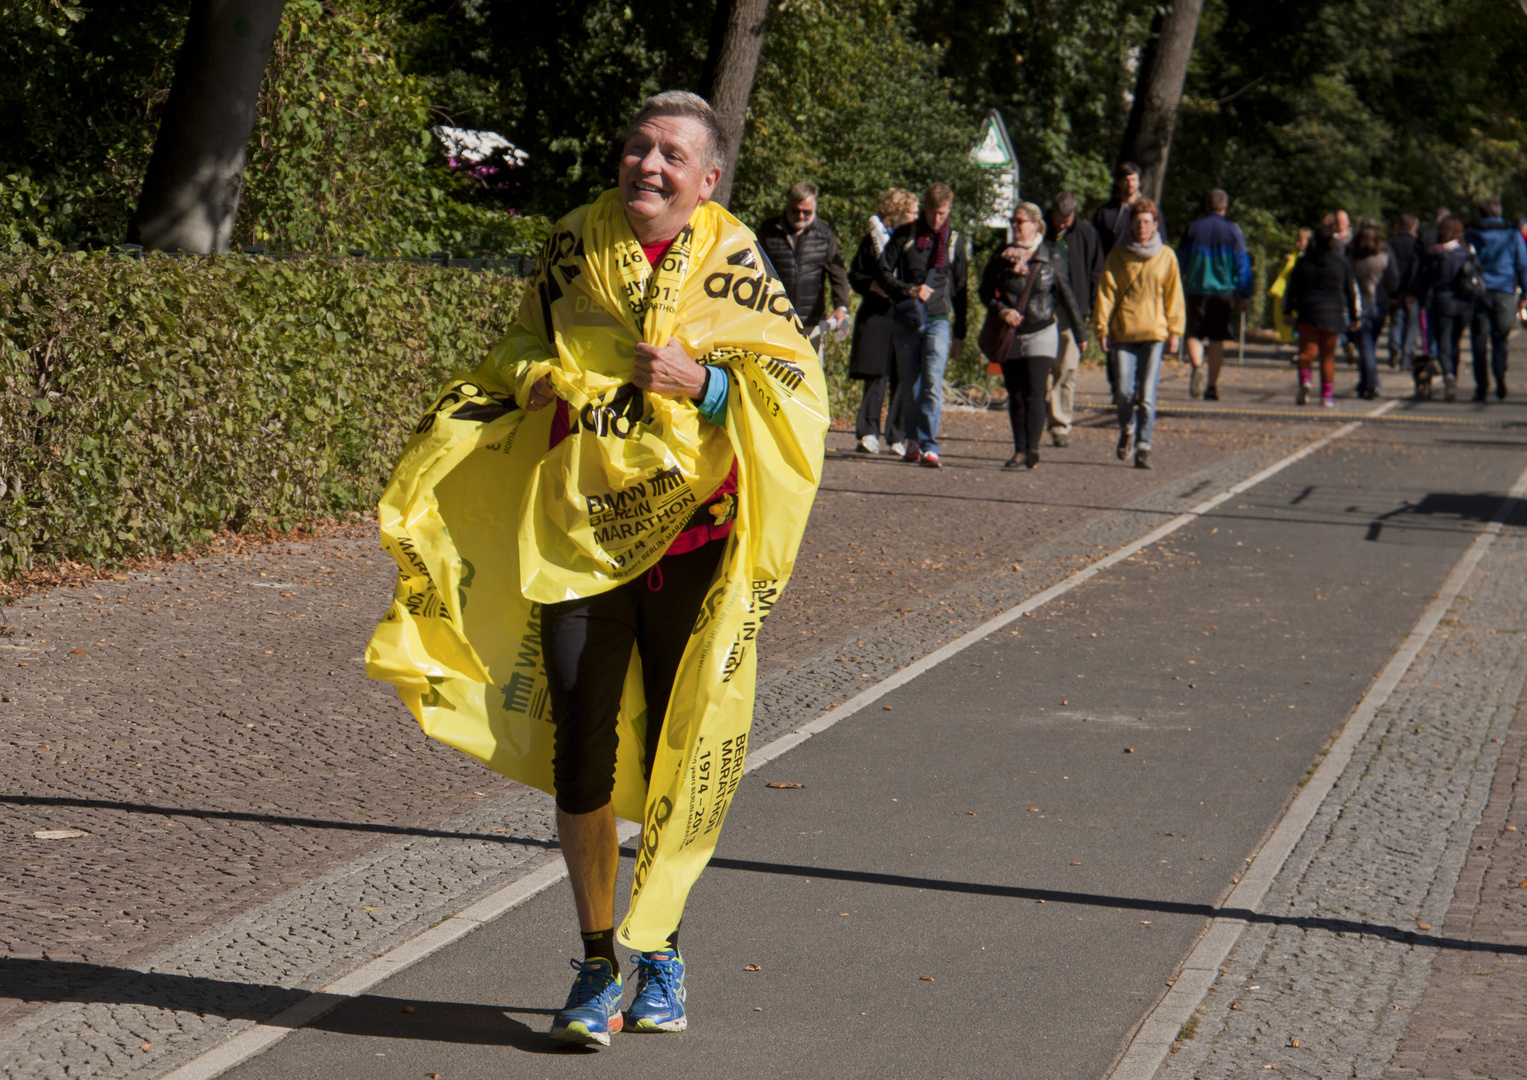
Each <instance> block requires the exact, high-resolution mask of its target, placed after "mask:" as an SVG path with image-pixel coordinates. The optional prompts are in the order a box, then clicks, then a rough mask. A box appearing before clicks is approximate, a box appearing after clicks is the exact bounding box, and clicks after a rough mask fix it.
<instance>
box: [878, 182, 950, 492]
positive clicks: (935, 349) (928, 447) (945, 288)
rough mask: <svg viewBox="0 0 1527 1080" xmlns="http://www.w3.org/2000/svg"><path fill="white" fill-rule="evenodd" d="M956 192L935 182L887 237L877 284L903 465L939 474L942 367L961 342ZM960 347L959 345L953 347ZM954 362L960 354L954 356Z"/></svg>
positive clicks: (942, 390) (942, 407)
mask: <svg viewBox="0 0 1527 1080" xmlns="http://www.w3.org/2000/svg"><path fill="white" fill-rule="evenodd" d="M953 205H954V192H953V191H952V190H950V188H949V185H947V184H941V183H936V182H935V183H932V184H929V185H928V190H927V193H926V194H924V195H923V204H922V213H921V214H920V215H919V216H918V217H917V219H916V220H915V221H913V222H911V223H910V224H907V225H903V226H901V227H900V228H898V229H896V230H895V231H894V232H892V233H891V238H890V240H888V241H886V245H885V250H884V251H882V252H881V253H880V262H879V264H877V266H876V269H875V280H876V282H878V283H879V285H880V288H881V289H882V290H883V291H884V292H885V294H886V296H888V297H889V298H890V299H891V302H892V305H893V307H892V309H891V312H892V315H893V316H894V318H895V319H896V332H895V334H894V336H893V338H892V342H893V344H894V345H895V347H896V368H897V374H898V376H899V377H900V380H901V400H902V427H903V429H904V431H905V432H906V452H905V453H904V454H902V456H901V458H902V460H903V461H907V462H915V463H917V464H919V465H922V466H923V467H924V468H930V469H939V468H942V467H943V461H942V460H941V459H940V458H939V455H938V426H939V418H940V416H941V415H942V414H943V411H944V368H945V366H946V365H947V364H948V363H949V353H950V348H951V343H952V342H958V343H959V344H960V346H963V344H964V341H965V307H966V299H965V273H966V267H967V263H968V258H969V257H968V255H967V253H966V250H965V247H966V245H965V238H964V237H962V236H960V234H959V233H957V232H955V231H954V230H953V229H952V228H951V227H950V222H949V211H950V208H951V207H953ZM958 347H959V346H956V348H958ZM955 355H956V356H958V355H959V354H958V352H956V353H955Z"/></svg>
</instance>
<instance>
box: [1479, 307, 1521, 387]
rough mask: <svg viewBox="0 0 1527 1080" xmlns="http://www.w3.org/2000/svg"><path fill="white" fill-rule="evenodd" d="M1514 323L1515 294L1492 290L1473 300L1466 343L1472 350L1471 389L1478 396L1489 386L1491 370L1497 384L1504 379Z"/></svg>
mask: <svg viewBox="0 0 1527 1080" xmlns="http://www.w3.org/2000/svg"><path fill="white" fill-rule="evenodd" d="M1514 322H1516V294H1515V293H1509V292H1502V291H1500V290H1498V289H1491V290H1490V291H1489V292H1487V293H1485V295H1484V296H1483V297H1482V298H1481V299H1479V300H1476V301H1475V302H1474V323H1473V326H1472V327H1471V328H1470V332H1469V344H1470V346H1471V350H1472V352H1473V353H1474V388H1475V390H1476V391H1477V392H1478V393H1479V395H1480V396H1483V395H1484V393H1485V391H1486V390H1488V389H1490V375H1491V373H1494V375H1495V385H1496V386H1499V385H1501V384H1502V383H1503V382H1505V381H1506V343H1507V339H1508V338H1509V337H1510V335H1511V324H1512V323H1514ZM1487 350H1488V354H1489V359H1488V361H1486V352H1487Z"/></svg>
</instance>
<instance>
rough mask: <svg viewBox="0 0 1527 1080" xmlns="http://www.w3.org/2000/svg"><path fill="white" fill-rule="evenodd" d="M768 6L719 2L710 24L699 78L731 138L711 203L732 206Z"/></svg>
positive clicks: (763, 0) (742, 0)
mask: <svg viewBox="0 0 1527 1080" xmlns="http://www.w3.org/2000/svg"><path fill="white" fill-rule="evenodd" d="M768 15H769V0H716V15H715V18H714V19H713V20H712V22H711V35H710V50H709V52H708V53H707V54H706V57H705V73H704V74H703V75H702V76H701V78H700V96H701V97H703V98H705V100H707V101H709V102H710V103H711V108H713V109H715V110H716V115H717V117H719V118H720V120H721V128H722V130H723V131H725V132H726V168H725V169H723V170H722V172H721V182H720V183H719V184H717V185H716V191H715V194H713V195H712V196H711V201H712V202H715V203H718V204H720V205H721V206H726V205H727V204H728V203H729V202H731V200H732V180H733V179H734V178H735V177H736V175H737V154H738V152H739V151H740V150H741V149H742V128H743V125H744V124H745V123H746V122H747V118H748V97H749V95H751V94H752V93H753V76H754V75H755V74H756V73H757V72H758V54H759V53H760V52H761V51H762V49H763V32H764V20H765V19H766V18H768Z"/></svg>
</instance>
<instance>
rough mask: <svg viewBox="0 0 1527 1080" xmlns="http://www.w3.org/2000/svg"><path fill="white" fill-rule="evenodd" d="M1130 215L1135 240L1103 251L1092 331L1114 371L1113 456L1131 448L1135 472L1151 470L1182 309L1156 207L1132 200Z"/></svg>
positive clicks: (1122, 458) (1173, 264)
mask: <svg viewBox="0 0 1527 1080" xmlns="http://www.w3.org/2000/svg"><path fill="white" fill-rule="evenodd" d="M1130 216H1131V221H1130V228H1131V229H1133V230H1134V238H1133V239H1132V240H1131V241H1130V242H1129V243H1127V244H1124V245H1122V246H1120V247H1116V248H1114V249H1113V251H1111V252H1109V254H1108V261H1107V263H1106V264H1105V265H1104V267H1103V277H1102V280H1101V281H1099V282H1098V300H1097V306H1096V307H1095V308H1093V311H1092V332H1093V333H1094V334H1096V335H1097V338H1098V342H1099V343H1100V344H1101V345H1102V346H1103V351H1104V352H1111V353H1112V354H1113V359H1114V365H1115V367H1116V369H1117V372H1118V380H1119V383H1118V389H1117V392H1116V394H1115V398H1116V403H1117V405H1118V413H1119V445H1118V447H1117V449H1116V454H1117V456H1118V459H1119V460H1120V461H1126V460H1128V459H1129V454H1130V450H1131V449H1133V450H1134V455H1135V468H1137V469H1149V468H1150V467H1151V446H1152V441H1151V440H1152V435H1153V433H1154V431H1155V428H1156V388H1157V385H1158V384H1159V383H1160V380H1161V355H1162V350H1163V348H1164V349H1165V350H1166V351H1168V352H1174V353H1175V352H1176V351H1177V348H1178V345H1179V344H1180V343H1181V339H1182V332H1183V330H1184V329H1185V328H1186V327H1185V324H1186V322H1187V312H1186V304H1185V302H1184V300H1183V293H1182V277H1181V274H1180V273H1179V272H1178V269H1177V256H1176V255H1174V254H1173V253H1172V249H1171V248H1169V247H1167V246H1166V244H1165V242H1164V241H1163V240H1162V239H1161V231H1160V225H1159V223H1158V220H1157V216H1156V205H1155V203H1153V202H1151V201H1150V200H1149V199H1138V200H1136V202H1135V204H1134V206H1133V208H1132V211H1131V215H1130Z"/></svg>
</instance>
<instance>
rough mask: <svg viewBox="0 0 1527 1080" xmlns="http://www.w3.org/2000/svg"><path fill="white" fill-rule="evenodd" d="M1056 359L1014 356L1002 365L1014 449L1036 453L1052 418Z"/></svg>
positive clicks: (1050, 357) (1051, 357) (1020, 451)
mask: <svg viewBox="0 0 1527 1080" xmlns="http://www.w3.org/2000/svg"><path fill="white" fill-rule="evenodd" d="M1053 363H1055V357H1053V356H1015V357H1013V358H1012V359H1010V360H1004V361H1003V362H1002V381H1003V382H1004V383H1006V384H1007V418H1008V419H1009V420H1010V421H1012V424H1013V449H1014V450H1016V451H1018V452H1019V453H1024V452H1027V451H1031V450H1033V451H1037V450H1038V449H1039V440H1040V439H1041V438H1043V437H1044V433H1045V424H1046V423H1047V422H1048V420H1049V417H1050V411H1049V409H1050V407H1049V404H1048V401H1049V396H1050V365H1051V364H1053Z"/></svg>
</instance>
